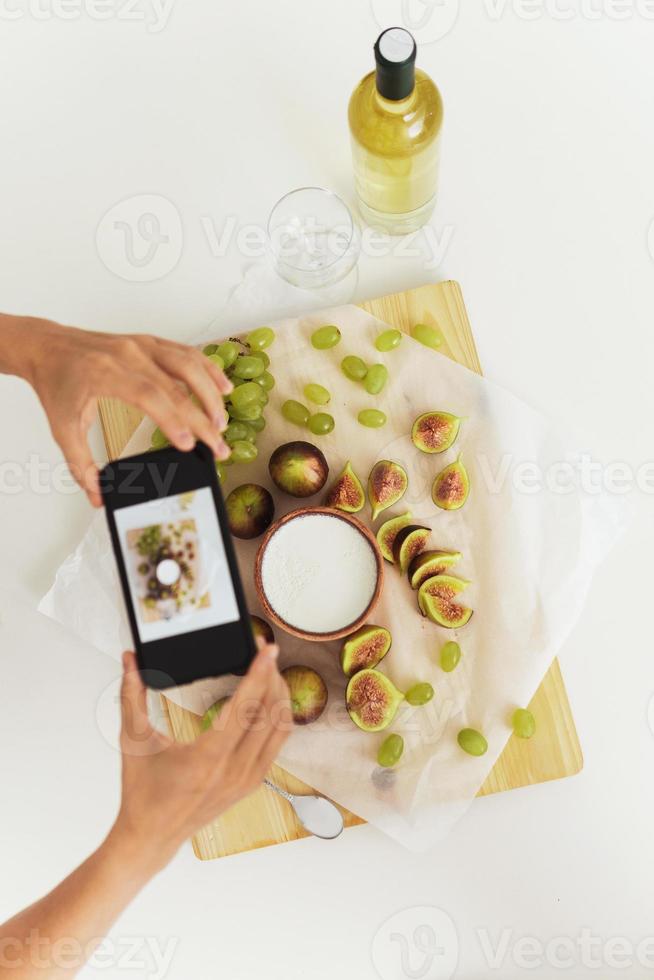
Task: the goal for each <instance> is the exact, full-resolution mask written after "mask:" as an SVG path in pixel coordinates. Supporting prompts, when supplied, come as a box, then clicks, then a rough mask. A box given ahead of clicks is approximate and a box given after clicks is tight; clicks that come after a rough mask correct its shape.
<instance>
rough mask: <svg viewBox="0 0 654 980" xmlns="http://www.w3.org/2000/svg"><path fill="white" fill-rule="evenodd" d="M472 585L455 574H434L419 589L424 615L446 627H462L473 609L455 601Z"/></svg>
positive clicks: (419, 599) (419, 601)
mask: <svg viewBox="0 0 654 980" xmlns="http://www.w3.org/2000/svg"><path fill="white" fill-rule="evenodd" d="M468 585H470V583H469V582H467V581H466V580H465V579H462V578H455V577H454V576H453V575H434V576H432V578H428V579H427V580H426V581H425V582H423V583H422V585H421V586H420V588H419V589H418V606H419V608H420V612H421V613H422V615H423V616H427V617H428V618H429V619H431V621H432V622H433V623H436V624H437V625H438V626H442V627H443V628H444V629H460V628H461V627H463V626H465V625H466V623H467V622H469V620H470V617H471V616H472V609H469V608H468V607H467V606H461V605H459V604H458V603H457V602H454V597H455V596H456V595H459V593H460V592H463V590H464V589H465V588H466V587H467V586H468Z"/></svg>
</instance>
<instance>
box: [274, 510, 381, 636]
mask: <svg viewBox="0 0 654 980" xmlns="http://www.w3.org/2000/svg"><path fill="white" fill-rule="evenodd" d="M312 514H326V515H327V516H329V517H333V518H335V519H336V520H339V521H345V523H346V524H349V525H350V526H351V527H353V528H355V530H357V531H358V532H359V534H361V535H362V537H364V538H365V539H366V541H367V542H368V544H369V545H370V548H371V550H372V553H373V555H374V557H375V564H376V567H377V581H376V584H375V590H374V592H373V594H372V598H371V599H370V602H369V603H368V605H367V606H366V608H365V609H364V610H363V612H362V613H361V615H360V616H358V617H357V618H356V619H355V620H354V621H353V622H351V623H348V624H347V626H343V627H341V628H340V629H337V630H332V631H331V632H327V633H311V632H309V631H307V630H302V629H299V628H298V627H297V626H293V625H292V624H291V623H287V622H286V620H284V619H282V618H281V616H280V615H279V614H278V613H277V612H276V611H275V610H274V609H273V607H272V606H271V605H270V603H269V601H268V597H267V596H266V593H265V592H264V589H263V580H262V575H261V569H262V566H263V559H264V555H265V553H266V548H267V547H268V543H269V542H270V539H271V538H272V537H273V535H274V534H276V533H277V531H279V529H280V528H281V527H283V526H284V525H285V524H288V523H289V522H290V521H293V520H295V519H297V518H299V517H306V516H310V515H312ZM383 582H384V559H383V558H382V554H381V551H380V550H379V545H378V544H377V541H376V539H375V537H374V535H373V534H372V533H371V531H369V530H368V528H367V527H366V526H365V525H364V524H362V523H361V521H359V520H357V518H356V517H353V516H352V514H346V513H344V511H342V510H336V509H335V508H334V507H299V508H298V509H297V510H292V511H290V512H289V513H288V514H285V515H284V517H280V519H279V520H278V521H275V523H274V524H271V525H270V527H269V528H268V530H267V531H266V533H265V535H264V537H263V539H262V541H261V544H260V545H259V549H258V551H257V556H256V559H255V563H254V584H255V587H256V590H257V595H258V597H259V601H260V602H261V605H262V606H263V608H264V610H265V613H266V616H267V617H268V618H269V619H271V620H272V621H273V622H274V623H276V624H277V626H280V627H281V628H282V629H283V630H285V631H286V632H287V633H290V634H291V635H292V636H297V637H299V638H300V639H301V640H313V641H315V642H326V641H328V640H339V639H341V638H342V637H344V636H348V635H349V634H350V633H354V631H355V630H358V629H359V627H360V626H363V624H364V623H365V622H366V620H367V619H368V618H369V616H370V614H371V613H372V611H373V609H374V608H375V606H376V605H377V602H378V601H379V596H380V595H381V590H382V585H383Z"/></svg>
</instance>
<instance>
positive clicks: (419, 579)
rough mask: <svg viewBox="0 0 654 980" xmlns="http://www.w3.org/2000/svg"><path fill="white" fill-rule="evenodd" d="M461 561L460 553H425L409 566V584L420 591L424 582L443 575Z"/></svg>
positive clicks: (414, 559) (412, 560)
mask: <svg viewBox="0 0 654 980" xmlns="http://www.w3.org/2000/svg"><path fill="white" fill-rule="evenodd" d="M460 559H461V552H460V551H423V552H422V554H420V555H416V556H415V558H412V559H411V562H410V564H409V584H410V585H411V588H412V589H419V588H420V586H421V585H422V583H423V582H426V581H427V579H428V578H433V577H434V575H442V574H443V573H444V572H447V570H448V568H451V567H452V565H456V563H457V562H458V561H459V560H460Z"/></svg>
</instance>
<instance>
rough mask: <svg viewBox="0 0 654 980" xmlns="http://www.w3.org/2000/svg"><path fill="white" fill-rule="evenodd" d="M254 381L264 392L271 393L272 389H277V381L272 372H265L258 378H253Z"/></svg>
mask: <svg viewBox="0 0 654 980" xmlns="http://www.w3.org/2000/svg"><path fill="white" fill-rule="evenodd" d="M252 380H253V381H254V382H256V384H258V385H260V386H261V387H262V388H263V390H264V391H270V390H271V388H274V387H275V379H274V378H273V376H272V374H271V373H270V371H264V372H263V374H260V375H259V377H258V378H253V379H252Z"/></svg>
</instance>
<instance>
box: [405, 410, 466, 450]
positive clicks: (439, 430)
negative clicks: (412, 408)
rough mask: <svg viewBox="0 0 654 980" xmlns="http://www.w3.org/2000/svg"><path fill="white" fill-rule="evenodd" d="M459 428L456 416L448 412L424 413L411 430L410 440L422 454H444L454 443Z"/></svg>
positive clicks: (459, 424) (459, 421)
mask: <svg viewBox="0 0 654 980" xmlns="http://www.w3.org/2000/svg"><path fill="white" fill-rule="evenodd" d="M460 426H461V419H460V418H459V417H458V415H451V414H450V413H449V412H425V413H424V415H419V416H418V418H417V419H416V420H415V422H414V423H413V426H412V428H411V440H412V442H413V445H414V446H415V447H416V449H419V450H420V451H421V452H423V453H444V452H445V450H446V449H449V448H450V446H451V445H453V443H454V442H455V441H456V437H457V436H458V434H459V428H460Z"/></svg>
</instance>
